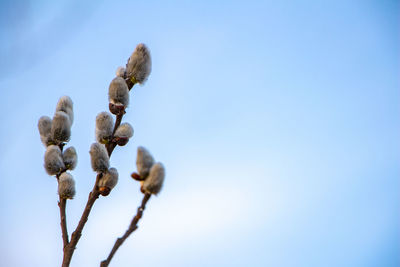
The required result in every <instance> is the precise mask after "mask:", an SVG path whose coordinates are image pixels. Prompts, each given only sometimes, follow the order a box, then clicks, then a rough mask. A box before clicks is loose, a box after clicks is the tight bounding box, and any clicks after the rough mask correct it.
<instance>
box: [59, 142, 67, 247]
mask: <svg viewBox="0 0 400 267" xmlns="http://www.w3.org/2000/svg"><path fill="white" fill-rule="evenodd" d="M58 146H59V147H60V150H61V152H62V151H63V148H64V146H65V143H61V144H59V145H58ZM65 171H66V169H64V170H62V171H61V172H60V173H59V174H57V175H56V178H57V182H59V178H60V175H61V174H62V173H63V172H65ZM66 206H67V200H66V199H65V198H62V197H61V196H60V200H59V201H58V207H59V208H60V226H61V234H62V239H63V249H65V247H66V246H67V245H68V243H69V241H68V239H69V237H68V230H67V215H66V213H65V210H66Z"/></svg>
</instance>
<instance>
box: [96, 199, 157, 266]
mask: <svg viewBox="0 0 400 267" xmlns="http://www.w3.org/2000/svg"><path fill="white" fill-rule="evenodd" d="M150 197H151V194H147V193H146V194H145V195H144V196H143V200H142V204H141V205H140V207H139V208H138V209H137V213H136V216H135V217H133V219H132V221H131V224H130V225H129V228H128V230H126V232H125V234H124V235H123V236H121V237H120V238H118V239H117V240H116V241H115V243H114V246H113V248H112V249H111V252H110V254H109V255H108V257H107V259H105V260H103V261H102V262H101V263H100V267H107V266H108V265H109V264H110V262H111V259H112V258H113V256H114V254H115V252H117V250H118V248H119V247H120V246H121V245H122V243H124V241H125V240H126V239H127V238H128V237H129V236H130V234H132V232H133V231H135V230H136V229H137V228H138V226H137V224H138V222H139V220H140V218H142V215H143V211H144V209H145V208H146V203H147V201H149V199H150Z"/></svg>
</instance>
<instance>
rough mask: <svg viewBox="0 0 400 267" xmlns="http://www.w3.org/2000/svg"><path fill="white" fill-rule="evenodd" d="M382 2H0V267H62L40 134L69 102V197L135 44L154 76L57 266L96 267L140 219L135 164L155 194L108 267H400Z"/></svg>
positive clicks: (394, 67)
mask: <svg viewBox="0 0 400 267" xmlns="http://www.w3.org/2000/svg"><path fill="white" fill-rule="evenodd" d="M399 8H400V7H399V3H398V2H396V1H319V2H318V1H280V2H277V1H259V2H257V1H248V2H246V3H244V2H243V1H242V2H236V1H233V2H228V1H220V2H218V3H215V1H201V2H198V3H193V2H192V1H178V2H169V3H165V2H159V1H141V2H137V3H134V2H131V1H129V2H128V1H121V2H118V1H101V2H99V1H92V2H86V3H85V4H82V3H78V1H72V2H71V1H59V2H57V3H56V2H54V1H26V2H25V1H8V2H7V1H3V2H2V3H1V4H0V27H1V28H0V38H1V42H0V70H1V71H0V97H1V99H2V100H3V101H2V105H0V114H1V115H0V119H1V122H2V123H3V127H2V129H3V131H1V132H0V146H1V147H2V149H3V151H2V154H1V156H0V168H1V170H2V173H3V174H2V178H1V179H0V186H1V188H2V190H1V192H2V193H1V194H0V211H1V214H2V216H1V220H0V226H1V227H0V229H1V232H0V236H1V241H0V251H1V252H0V253H1V254H0V255H1V258H2V261H1V264H0V265H2V266H3V265H4V266H59V265H60V263H61V257H62V253H61V249H62V239H61V232H60V229H59V213H58V207H57V198H58V197H57V185H56V181H55V179H54V178H52V177H48V175H47V174H46V173H45V171H44V168H43V154H44V148H43V146H42V144H41V142H40V139H39V134H38V131H37V126H36V125H37V121H38V119H39V117H40V116H42V115H48V116H52V115H53V112H54V109H55V105H56V103H57V100H58V98H59V97H61V96H63V95H69V96H70V97H71V98H72V99H73V101H74V108H75V121H74V125H73V127H72V139H71V142H70V145H73V146H75V148H76V149H77V152H78V157H79V162H78V167H77V169H76V170H75V171H73V172H72V174H73V175H74V177H75V180H76V185H77V195H76V198H75V199H74V200H73V201H69V202H68V205H67V219H68V227H69V231H70V232H71V231H72V230H73V229H74V228H75V226H76V224H77V222H78V220H79V217H80V215H81V212H82V210H83V207H84V205H85V203H86V199H87V195H88V193H89V191H90V189H91V188H92V186H93V183H94V180H95V173H93V171H92V170H91V168H90V163H89V160H90V159H89V153H88V151H89V147H90V144H91V143H92V142H93V141H94V126H95V123H94V120H95V117H96V115H97V113H99V112H101V111H104V110H107V105H108V99H107V91H108V85H109V83H110V81H111V80H112V79H113V77H114V76H115V70H116V69H117V67H118V66H120V65H124V64H125V63H126V60H127V58H128V57H129V55H130V54H131V52H132V51H133V49H134V48H135V46H136V44H137V43H140V42H144V43H146V44H147V45H148V47H149V48H150V50H151V52H152V58H153V71H152V74H151V75H150V77H149V80H148V82H147V83H146V84H145V85H144V86H135V87H134V90H133V91H132V92H131V104H130V107H129V109H128V112H127V114H126V116H125V117H124V121H126V122H129V123H131V124H132V125H133V127H134V129H135V135H134V137H133V139H132V140H131V141H130V142H129V143H128V145H127V146H125V147H119V148H117V149H116V151H115V152H114V153H113V156H112V158H111V165H112V166H113V167H116V168H117V169H118V171H119V174H120V179H119V184H118V185H117V187H116V188H115V189H114V190H113V191H112V193H111V194H110V196H108V197H107V198H100V199H99V200H98V201H97V202H96V204H95V206H94V208H93V211H92V214H91V216H90V218H89V221H88V223H87V225H86V227H85V229H84V232H83V237H82V239H81V240H80V242H79V244H78V248H77V250H76V252H75V255H74V258H73V261H72V266H97V265H98V264H99V262H100V261H101V260H102V259H104V258H105V257H106V255H107V254H108V253H109V251H110V249H111V247H112V245H113V243H114V241H115V238H116V237H117V236H120V235H121V234H122V233H123V232H124V231H125V230H126V228H127V226H128V225H129V222H130V220H131V218H132V217H133V216H134V213H135V211H136V208H137V206H138V205H139V202H140V199H141V194H140V193H139V187H138V184H137V183H135V182H133V181H132V180H131V179H130V178H129V174H130V173H131V172H133V171H135V170H136V167H135V164H134V162H135V160H136V148H137V146H139V145H143V146H146V147H147V148H149V150H150V151H151V152H152V153H153V155H154V156H155V158H156V160H158V161H161V162H163V163H164V165H165V166H166V170H167V177H166V181H165V184H164V189H163V191H162V192H161V193H160V195H159V196H158V197H155V198H152V199H151V200H150V202H149V204H148V209H146V211H145V214H144V217H143V219H142V220H141V222H140V227H139V229H138V231H136V232H135V233H134V234H133V235H132V236H131V237H130V238H129V239H128V241H127V242H126V243H125V244H124V245H123V246H122V247H121V249H120V250H119V251H118V252H117V254H116V255H115V257H114V259H113V261H112V264H111V266H133V265H135V266H285V267H286V266H296V267H297V266H307V267H309V266H352V267H354V266H371V267H372V266H399V264H400V255H399V251H400V231H399V227H398V226H399V225H400V201H399V200H400V199H399V193H400V168H399V162H400V161H399V160H400V149H399V148H400V138H399V137H400V117H399V114H400V113H399V111H400V90H399V89H400V84H399V81H400V80H399V76H398V74H399V69H400V68H399V67H400V66H399V59H400V57H399V56H400V54H399V48H400V42H399V21H400V20H399V19H400V18H399V10H400V9H399Z"/></svg>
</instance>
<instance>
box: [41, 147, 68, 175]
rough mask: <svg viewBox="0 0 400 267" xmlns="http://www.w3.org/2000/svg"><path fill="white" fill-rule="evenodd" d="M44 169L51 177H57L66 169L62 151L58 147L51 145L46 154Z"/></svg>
mask: <svg viewBox="0 0 400 267" xmlns="http://www.w3.org/2000/svg"><path fill="white" fill-rule="evenodd" d="M44 168H45V169H46V172H47V173H48V174H49V175H56V174H58V173H59V172H60V171H61V170H63V169H64V168H65V166H64V162H63V159H62V154H61V149H60V148H59V147H58V146H56V145H50V146H48V147H47V149H46V153H45V154H44Z"/></svg>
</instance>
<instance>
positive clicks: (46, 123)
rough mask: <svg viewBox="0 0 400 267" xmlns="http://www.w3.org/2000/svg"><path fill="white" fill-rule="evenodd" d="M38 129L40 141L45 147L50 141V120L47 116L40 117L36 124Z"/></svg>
mask: <svg viewBox="0 0 400 267" xmlns="http://www.w3.org/2000/svg"><path fill="white" fill-rule="evenodd" d="M38 129H39V134H40V140H41V141H42V143H43V144H44V145H45V146H47V145H48V143H49V141H50V140H51V119H50V118H49V117H47V116H42V117H40V119H39V122H38Z"/></svg>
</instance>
